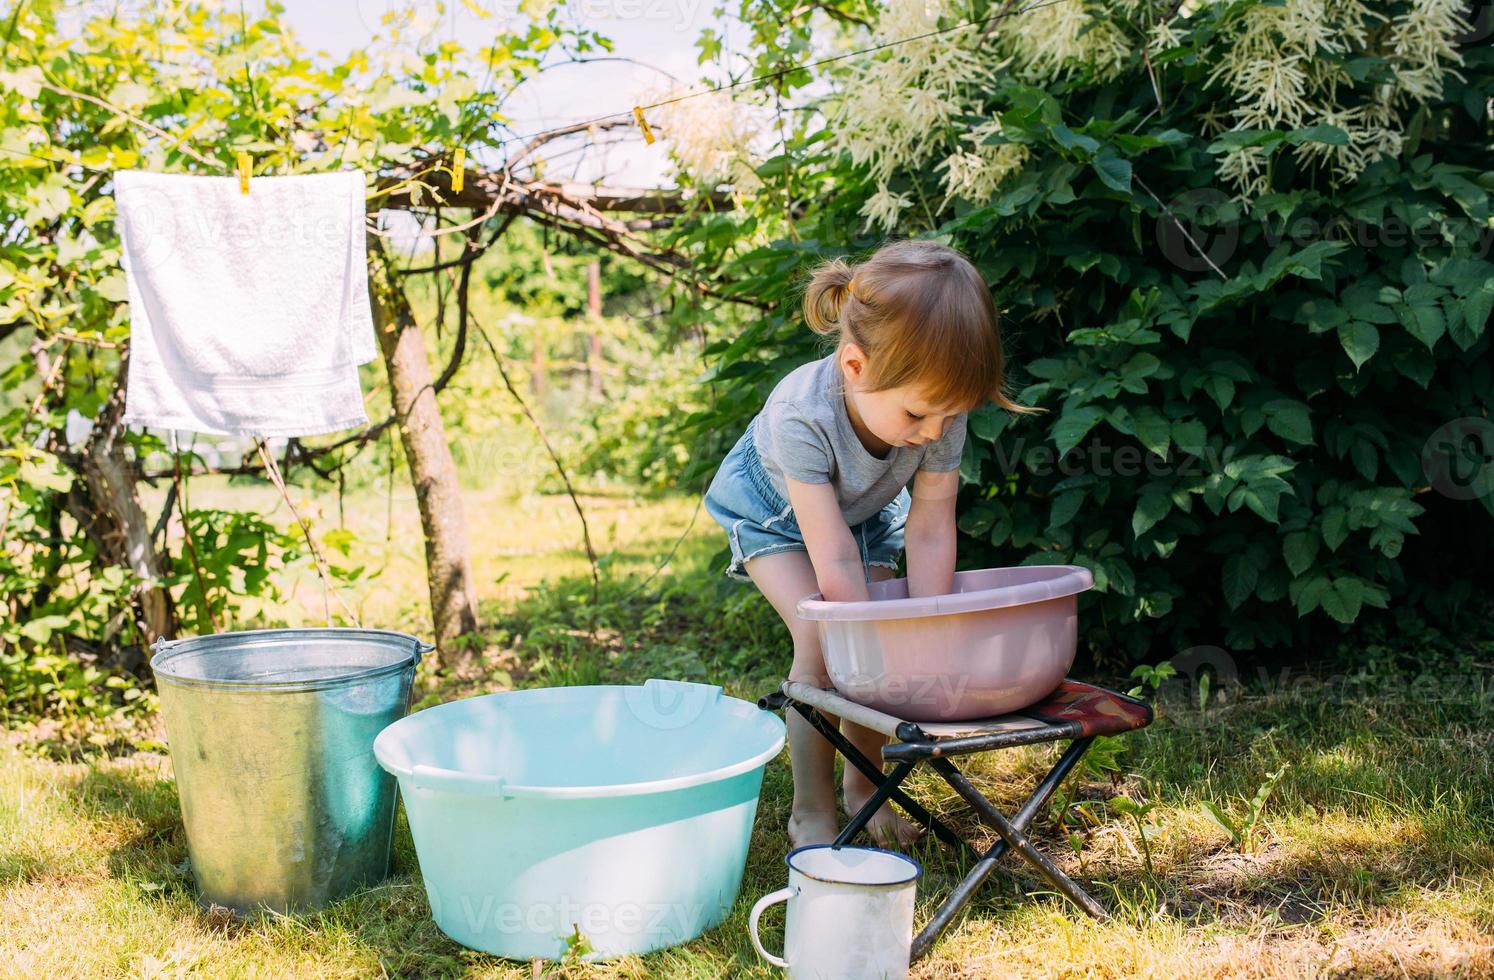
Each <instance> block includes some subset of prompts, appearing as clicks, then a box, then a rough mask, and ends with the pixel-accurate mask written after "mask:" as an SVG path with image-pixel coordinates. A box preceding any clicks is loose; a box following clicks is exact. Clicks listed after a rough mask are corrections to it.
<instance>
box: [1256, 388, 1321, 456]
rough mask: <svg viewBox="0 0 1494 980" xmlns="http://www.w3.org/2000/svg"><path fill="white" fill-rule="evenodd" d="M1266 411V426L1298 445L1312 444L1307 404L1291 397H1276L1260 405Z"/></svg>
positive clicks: (1310, 422)
mask: <svg viewBox="0 0 1494 980" xmlns="http://www.w3.org/2000/svg"><path fill="white" fill-rule="evenodd" d="M1261 409H1262V411H1264V412H1265V413H1266V427H1267V428H1268V429H1270V430H1271V431H1272V432H1274V433H1276V434H1277V435H1279V436H1281V437H1282V438H1283V439H1286V440H1287V441H1288V442H1295V443H1298V444H1300V445H1304V446H1310V445H1312V419H1311V417H1310V414H1309V412H1308V410H1307V406H1306V405H1304V404H1302V403H1301V402H1299V401H1296V400H1295V399H1291V398H1278V399H1275V400H1274V401H1269V402H1266V404H1265V405H1263V406H1261Z"/></svg>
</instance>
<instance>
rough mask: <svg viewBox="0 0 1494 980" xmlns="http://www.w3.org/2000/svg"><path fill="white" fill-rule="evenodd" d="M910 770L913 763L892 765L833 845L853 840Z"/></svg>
mask: <svg viewBox="0 0 1494 980" xmlns="http://www.w3.org/2000/svg"><path fill="white" fill-rule="evenodd" d="M912 771H913V763H911V762H900V763H898V764H897V765H896V766H894V767H893V768H892V772H890V773H888V774H887V776H886V778H885V779H883V780H882V782H881V783H879V784H878V785H877V790H876V792H874V793H872V795H871V796H870V797H868V798H867V801H866V802H865V803H863V804H862V805H861V809H859V810H857V811H856V812H855V813H853V814H852V815H851V821H850V823H848V824H846V825H845V828H844V829H843V830H841V832H840V834H839V836H837V837H836V838H835V844H834V846H835V847H840V846H841V845H843V844H849V843H850V842H851V841H853V840H855V839H856V835H857V834H859V833H861V829H862V828H863V827H865V826H866V825H867V824H869V823H871V818H872V817H873V816H875V815H876V813H877V810H879V809H880V808H881V806H882V804H883V803H886V802H887V798H888V797H889V796H891V795H892V794H893V793H894V792H896V791H897V788H898V786H900V785H901V784H902V781H903V780H904V779H907V778H908V773H910V772H912Z"/></svg>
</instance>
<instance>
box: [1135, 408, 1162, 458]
mask: <svg viewBox="0 0 1494 980" xmlns="http://www.w3.org/2000/svg"><path fill="white" fill-rule="evenodd" d="M1131 418H1132V419H1133V420H1134V421H1135V423H1136V438H1137V439H1139V440H1140V441H1141V444H1142V445H1143V446H1145V447H1146V448H1147V449H1148V450H1149V451H1151V452H1154V453H1156V454H1157V455H1158V456H1161V457H1163V458H1166V456H1167V447H1168V446H1169V445H1170V444H1171V441H1172V427H1171V425H1170V423H1169V422H1168V421H1167V416H1165V415H1163V414H1162V413H1161V412H1159V411H1157V410H1156V409H1155V408H1153V407H1151V406H1150V405H1143V406H1141V407H1140V408H1138V409H1136V410H1135V411H1134V412H1132V413H1131Z"/></svg>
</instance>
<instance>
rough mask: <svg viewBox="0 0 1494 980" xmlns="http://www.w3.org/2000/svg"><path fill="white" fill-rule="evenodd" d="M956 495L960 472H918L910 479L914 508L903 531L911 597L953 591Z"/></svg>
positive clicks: (909, 511) (909, 510) (911, 508)
mask: <svg viewBox="0 0 1494 980" xmlns="http://www.w3.org/2000/svg"><path fill="white" fill-rule="evenodd" d="M959 492H960V471H959V470H919V471H918V473H917V475H915V476H914V478H913V490H912V491H911V495H912V498H913V504H912V506H911V507H910V508H909V509H908V523H907V525H906V527H905V529H904V531H903V547H904V548H905V549H906V551H907V553H908V595H910V596H931V595H947V594H949V593H950V592H952V591H954V568H955V497H956V496H958V494H959Z"/></svg>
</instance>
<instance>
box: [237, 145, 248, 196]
mask: <svg viewBox="0 0 1494 980" xmlns="http://www.w3.org/2000/svg"><path fill="white" fill-rule="evenodd" d="M235 169H236V170H237V171H238V174H239V193H240V194H248V193H249V154H247V153H245V152H244V151H243V150H240V151H239V154H238V166H237V167H236V168H235Z"/></svg>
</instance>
